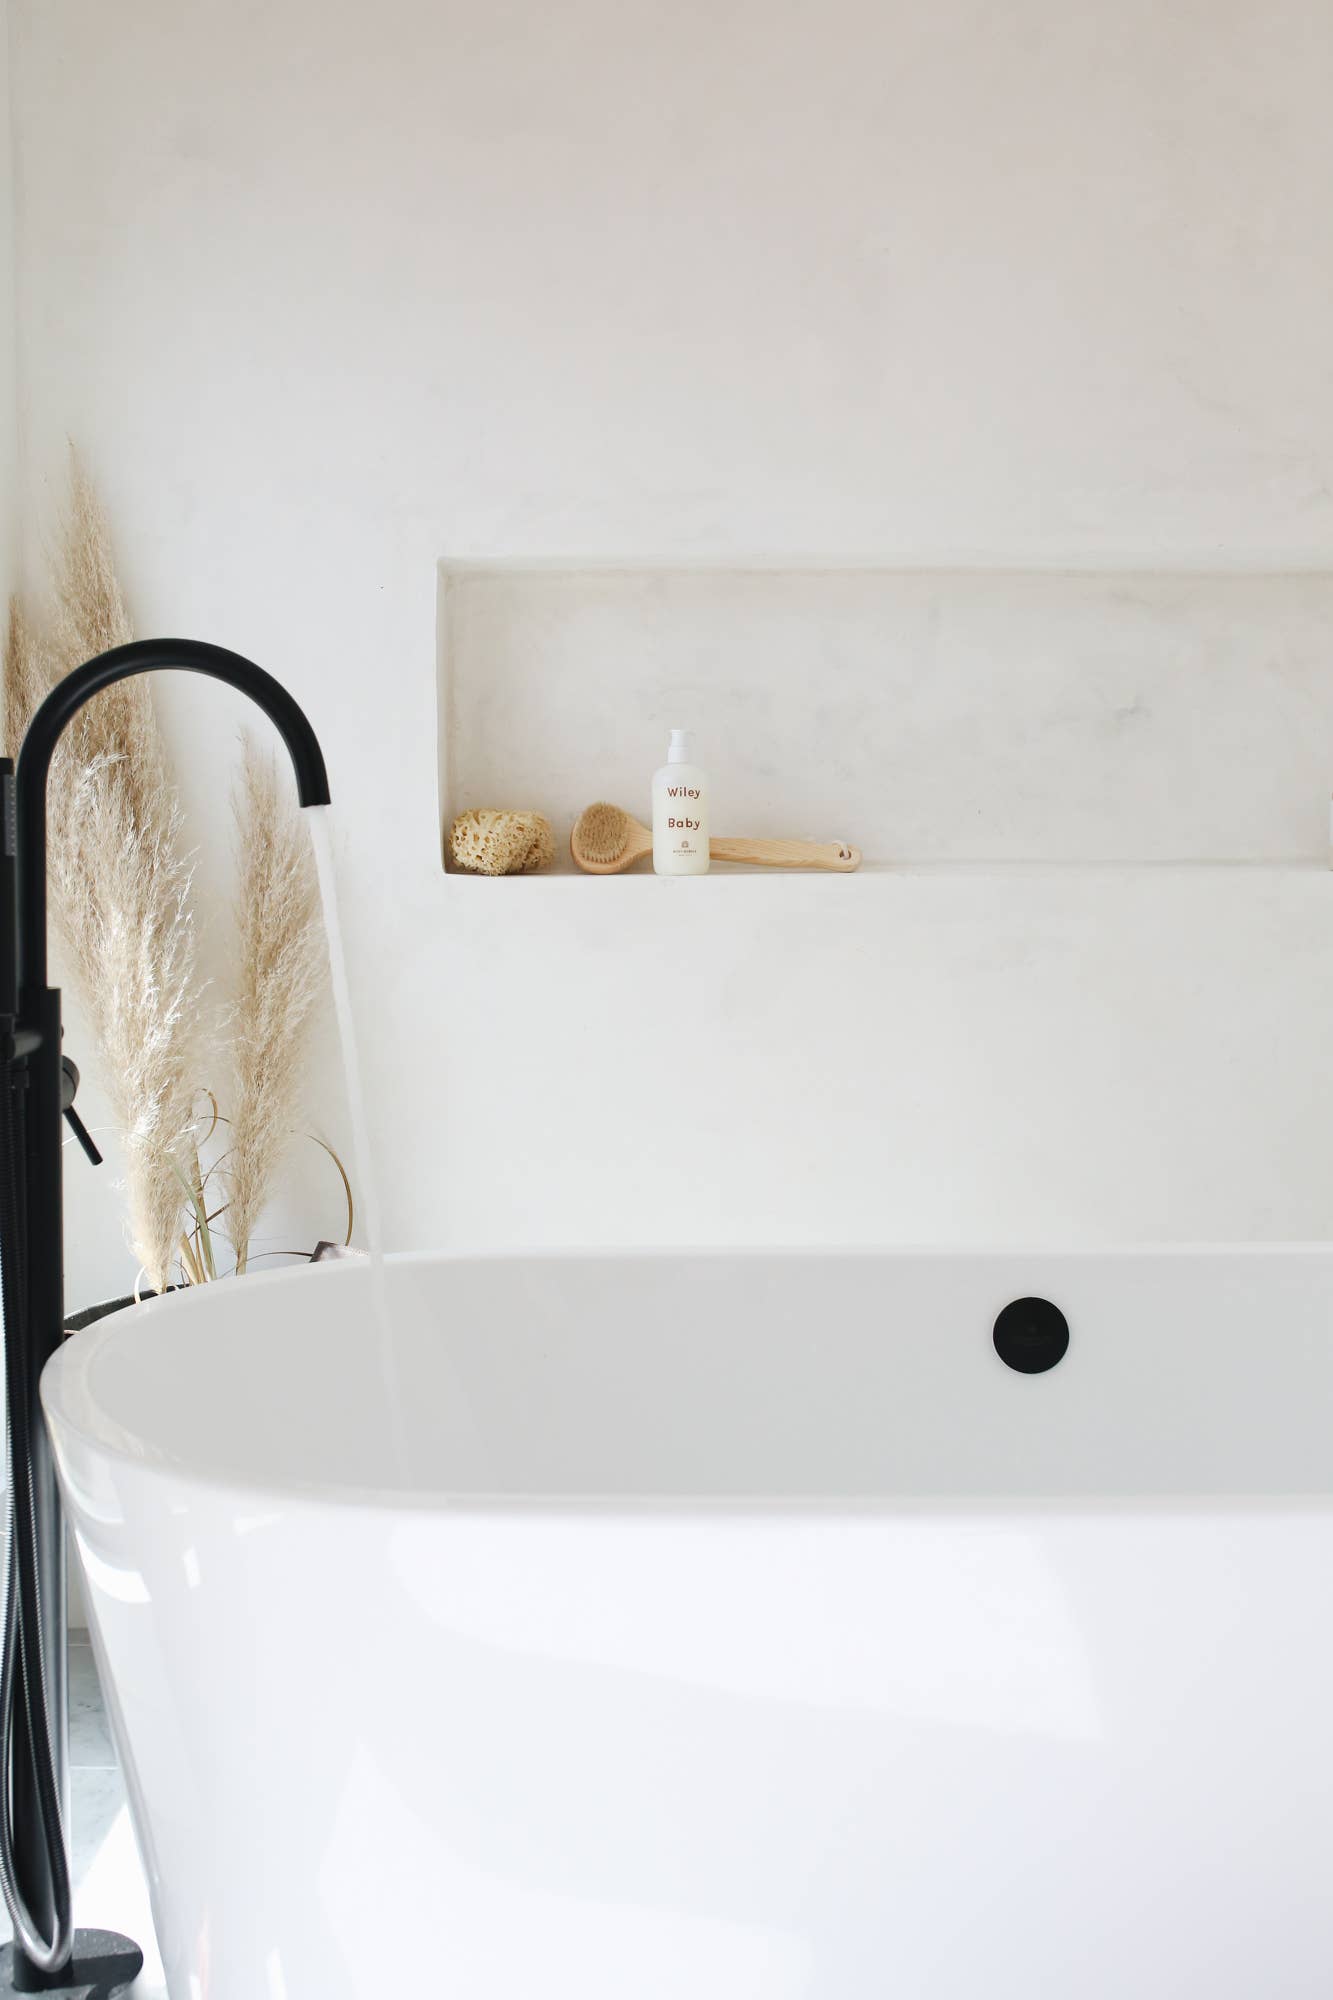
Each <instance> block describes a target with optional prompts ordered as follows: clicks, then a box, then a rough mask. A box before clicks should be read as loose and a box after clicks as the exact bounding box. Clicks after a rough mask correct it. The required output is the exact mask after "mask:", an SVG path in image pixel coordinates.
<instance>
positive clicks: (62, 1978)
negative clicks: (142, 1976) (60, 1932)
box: [0, 1931, 143, 2000]
mask: <svg viewBox="0 0 1333 2000" xmlns="http://www.w3.org/2000/svg"><path fill="white" fill-rule="evenodd" d="M142 1969H143V1953H142V1952H141V1951H140V1949H139V1947H138V1945H137V1944H132V1943H131V1942H130V1940H129V1939H128V1938H126V1937H120V1936H119V1935H118V1934H117V1933H116V1932H115V1931H75V1933H74V1956H73V1958H71V1960H70V1962H69V1964H68V1965H67V1966H66V1967H65V1968H64V1970H63V1971H62V1972H56V1973H52V1974H51V1975H50V1977H51V1978H52V1979H53V1980H54V1981H55V1984H53V1985H50V1986H46V1985H43V1984H42V1983H41V1981H40V1975H38V1974H35V1973H34V1972H33V1970H32V1967H31V1966H30V1965H29V1964H28V1963H27V1961H26V1960H24V1961H23V1962H22V1963H21V1964H20V1965H17V1966H16V1965H15V1963H14V1947H13V1945H12V1944H7V1945H5V1946H3V1947H2V1948H0V1995H7V1994H10V1993H45V1994H47V1995H48V1996H49V2000H120V1995H121V1994H124V1993H128V1991H129V1989H130V1987H131V1986H132V1985H133V1984H134V1982H135V1980H136V1979H137V1978H138V1976H139V1973H140V1972H141V1971H142ZM16 1980H22V1981H23V1982H24V1983H23V1984H22V1985H18V1984H16V1983H15V1982H16Z"/></svg>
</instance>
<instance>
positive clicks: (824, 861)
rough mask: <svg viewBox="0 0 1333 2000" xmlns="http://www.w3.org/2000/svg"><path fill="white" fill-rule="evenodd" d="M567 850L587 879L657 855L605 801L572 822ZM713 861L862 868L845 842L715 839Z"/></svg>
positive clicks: (643, 832) (628, 816)
mask: <svg viewBox="0 0 1333 2000" xmlns="http://www.w3.org/2000/svg"><path fill="white" fill-rule="evenodd" d="M569 851H570V854H571V855H572V856H573V859H574V862H575V865H576V866H577V867H579V868H581V869H582V870H583V872H584V874H585V875H619V874H621V873H622V872H623V871H624V870H625V869H626V868H632V867H633V866H634V864H635V862H636V861H642V859H643V857H644V855H645V854H651V853H652V851H653V836H652V832H651V830H650V829H649V828H648V827H646V826H643V825H642V824H641V823H640V822H639V821H638V820H637V819H635V818H634V816H633V814H632V813H627V812H626V811H625V810H624V808H623V807H622V806H612V805H607V804H606V803H605V802H604V801H603V802H600V803H599V804H597V805H595V806H588V807H586V808H585V810H584V811H583V812H581V813H580V814H579V816H578V818H577V819H576V820H575V822H574V831H573V832H572V833H571V834H570V836H569ZM708 853H709V858H710V860H713V861H744V862H747V863H748V864H749V865H750V866H751V867H754V868H822V869H827V870H830V871H831V872H833V873H834V874H838V875H850V874H851V873H852V871H853V870H854V869H857V868H859V867H860V866H861V850H860V848H859V847H849V846H848V844H847V842H846V841H845V840H822V841H821V840H746V839H743V838H740V837H736V838H732V839H713V840H710V841H709V843H708Z"/></svg>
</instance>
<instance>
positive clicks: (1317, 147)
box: [13, 0, 1333, 1292]
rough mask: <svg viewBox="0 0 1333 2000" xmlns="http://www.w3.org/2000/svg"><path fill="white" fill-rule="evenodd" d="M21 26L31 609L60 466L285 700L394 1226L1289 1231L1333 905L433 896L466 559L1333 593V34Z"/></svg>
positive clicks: (1097, 892)
mask: <svg viewBox="0 0 1333 2000" xmlns="http://www.w3.org/2000/svg"><path fill="white" fill-rule="evenodd" d="M13 15H14V28H15V55H16V108H17V130H18V142H19V151H20V158H21V162H22V180H21V209H20V216H19V222H20V249H19V259H18V270H19V297H20V331H21V349H20V361H21V409H22V416H23V422H24V425H25V436H26V438H27V441H28V452H27V463H28V467H29V471H30V479H29V484H28V487H27V491H26V494H25V508H24V526H25V531H26V553H27V562H28V567H29V572H30V574H34V575H35V574H36V572H37V570H38V569H39V567H40V554H41V549H42V541H43V536H44V534H45V532H46V523H47V520H48V516H49V507H50V503H51V498H52V495H53V494H54V493H55V492H56V491H57V490H58V486H59V480H60V475H61V471H62V460H63V450H64V440H65V438H66V437H67V436H69V435H73V436H74V437H76V438H77V439H79V441H80V442H81V444H82V446H83V448H84V451H85V453H86V456H87V458H88V460H89V463H90V465H91V467H92V469H93V471H94V472H95V474H96V476H97V478H98V480H99V482H100V484H101V487H102V489H103V491H104V493H105V495H106V497H107V500H108V502H109V505H110V508H111V511H112V514H113V517H114V520H115V523H116V527H117V531H118V538H119V543H120V547H121V553H122V566H123V569H124V571H125V574H126V579H127V582H128V584H129V587H130V590H131V593H132V597H133V601H134V605H135V608H136V611H137V614H138V618H139V622H140V625H141V628H142V629H144V630H155V631H170V630H178V631H184V632H188V633H195V634H200V635H205V636H211V637H214V638H216V639H219V640H221V641H223V642H226V643H230V644H233V645H235V646H238V647H239V648H241V649H242V650H245V651H248V652H250V653H252V654H253V655H255V656H256V657H258V658H259V659H261V660H262V661H264V662H265V663H267V664H268V665H270V666H271V667H272V668H274V670H275V671H277V672H278V673H279V674H280V675H282V676H283V677H284V678H285V679H287V680H288V681H289V682H290V684H291V685H292V686H293V688H294V689H295V690H296V692H297V693H298V694H299V696H300V697H301V698H302V699H303V700H304V701H305V702H306V703H307V704H308V706H309V708H310V710H311V713H312V714H313V715H314V717H315V718H316V720H317V723H318V725H319V727H320V730H321V733H322V734H323V736H324V738H325V740H326V743H327V747H328V751H329V757H330V765H331V770H332V775H333V782H334V787H335V791H336V793H337V796H338V805H339V817H340V820H341V824H342V828H343V834H344V840H345V848H346V860H347V870H346V874H347V888H348V901H349V913H348V914H349V932H350V936H351V940H352V944H353V949H354V958H355V963H354V966H353V983H354V986H355V989H356V992H357V996H358V999H359V1001H360V1003H361V1011H362V1016H363V1020H364V1022H365V1025H366V1030H367V1035H368V1038H369V1041H370V1048H369V1052H368V1054H369V1060H368V1069H369V1072H370V1076H371V1081H372V1094H373V1097H374V1104H375V1123H376V1132H377V1138H378V1143H379V1151H380V1156H381V1168H382V1174H383V1178H384V1181H385V1185H386V1207H387V1211H388V1216H389V1222H390V1230H391V1234H392V1236H393V1237H394V1238H395V1239H396V1240H397V1241H399V1242H411V1241H421V1240H441V1239H444V1238H446V1237H454V1238H459V1237H461V1238H470V1237H474V1236H484V1237H487V1238H488V1239H490V1240H503V1239H505V1238H506V1237H510V1236H536V1237H542V1238H547V1239H551V1238H559V1237H568V1236H578V1237H582V1238H585V1239H597V1238H619V1239H622V1240H623V1239H633V1238H635V1237H652V1238H655V1239H657V1240H665V1239H669V1238H671V1237H672V1236H680V1235H690V1236H709V1237H714V1238H716V1237H726V1236H728V1235H744V1236H749V1237H755V1236H766V1237H774V1236H776V1237H780V1238H785V1237H788V1236H793V1235H799V1236H806V1237H808V1236H824V1237H832V1238H837V1237H843V1236H855V1235H876V1236H887V1237H898V1236H913V1237H918V1238H920V1237H932V1238H937V1239H939V1238H950V1239H957V1238H960V1237H975V1236H978V1235H986V1236H995V1235H998V1234H1006V1233H1016V1232H1020V1231H1021V1232H1024V1233H1030V1234H1050V1233H1052V1232H1054V1233H1058V1234H1061V1235H1068V1234H1082V1235H1115V1234H1153V1235H1174V1234H1205V1235H1208V1234H1217V1235H1238V1234H1239V1235H1244V1234H1274V1235H1282V1234H1295V1233H1322V1231H1323V1230H1324V1228H1325V1227H1326V1223H1327V1218H1328V1215H1329V1213H1330V1210H1333V1166H1330V1163H1329V1161H1328V1159H1327V1157H1326V1156H1327V1151H1328V1149H1327V1147H1326V1144H1325V1134H1326V1132H1327V1129H1328V1126H1329V1117H1328V1114H1329V1110H1330V1108H1331V1107H1330V1103H1329V1091H1328V1087H1327V1085H1326V1083H1325V1081H1324V1077H1325V1072H1326V1070H1327V1063H1326V1060H1325V1052H1324V1047H1323V1041H1324V1035H1323V1024H1324V1022H1325V1021H1326V1019H1327V1017H1328V1000H1329V998H1330V991H1329V987H1330V979H1331V978H1333V936H1330V912H1329V907H1328V898H1327V897H1326V896H1325V895H1324V893H1323V892H1324V891H1325V890H1326V889H1327V888H1328V884H1327V883H1326V882H1325V881H1324V880H1323V879H1322V878H1318V877H1313V878H1312V877H1297V876H1290V877H1288V876H1282V877H1271V876H1265V877H1262V878H1256V879H1255V880H1254V881H1251V880H1250V879H1249V878H1248V877H1244V878H1233V877H1230V876H1223V877H1218V878H1216V879H1215V880H1214V879H1212V878H1210V885H1209V886H1208V887H1207V888H1205V889H1204V890H1202V891H1200V890H1199V887H1198V882H1197V879H1196V878H1192V877H1188V876H1187V877H1177V876H1174V875H1173V876H1172V877H1171V878H1170V879H1169V880H1166V879H1165V878H1160V879H1159V878H1158V877H1156V876H1153V877H1145V878H1138V877H1129V878H1124V879H1120V878H1117V879H1116V880H1115V881H1114V882H1110V883H1108V881H1107V880H1106V879H1105V878H1102V877H1097V876H1092V877H1089V878H1087V879H1086V880H1079V881H1073V880H1069V879H1065V878H1064V877H1063V876H1061V877H1060V878H1058V879H1053V880H1044V879H1029V878H1023V880H1022V883H1021V885H1013V884H1011V885H1009V886H1002V887H998V888H997V886H996V885H995V882H994V881H993V880H992V879H991V878H990V877H987V876H977V877H974V878H962V879H958V880H954V879H951V880H950V881H948V882H947V883H941V882H939V881H936V880H934V879H933V878H913V880H912V881H911V883H910V884H909V885H906V886H905V885H902V884H899V883H897V882H896V881H894V880H893V879H892V878H878V879H872V878H866V879H865V880H864V881H860V882H856V883H850V884H843V883H836V884H829V883H815V884H792V883H786V882H764V883H753V882H751V883H741V882H727V883H722V882H720V881H719V882H717V883H709V884H705V885H702V888H703V893H702V894H701V895H699V896H698V897H697V898H694V899H691V900H689V901H680V900H678V899H676V898H674V897H673V898H672V899H671V902H670V905H669V906H668V905H667V904H665V903H663V902H662V900H661V899H660V898H656V897H655V896H654V894H653V891H652V888H651V886H650V885H644V884H624V885H620V886H619V887H618V888H612V889H611V890H610V891H609V893H607V894H605V895H603V894H601V893H599V892H597V891H595V889H594V887H593V885H586V884H577V883H562V884H555V885H545V886H544V887H543V888H542V889H541V890H540V891H539V892H538V895H537V897H536V898H535V899H533V898H531V897H529V899H528V900H527V901H523V900H520V899H518V898H517V897H510V896H506V897H496V896H492V895H489V894H478V895H475V896H464V895H462V894H461V893H459V892H457V891H456V890H455V889H454V888H453V886H452V885H449V884H446V883H444V882H442V880H441V878H440V876H439V873H438V827H437V701H436V686H435V653H436V638H435V616H436V564H437V561H438V560H439V559H440V558H441V557H442V556H443V557H449V558H452V559H460V560H468V559H477V560H501V561H503V560H510V561H514V560H518V561H522V560H540V561H548V560H557V561H562V562H565V563H567V564H572V563H577V562H579V561H582V560H602V559H606V558H613V559H619V560H623V561H627V562H630V563H634V562H648V563H652V562H657V561H675V562H682V561H683V562H722V563H725V562H726V561H728V560H729V559H733V560H734V559H735V558H737V557H738V556H744V557H749V556H754V555H762V556H763V557H764V558H765V559H766V560H768V561H770V562H773V563H777V564H779V565H780V564H782V563H783V562H784V561H787V560H790V561H793V562H794V561H802V562H805V561H812V560H813V561H825V562H846V561H862V562H872V563H879V564H883V565H893V564H915V565H920V564H927V565H930V564H942V565H948V564H953V565H958V564H963V565H968V564H974V563H975V564H985V565H1000V566H1004V565H1035V566H1037V567H1039V568H1055V569H1059V568H1061V567H1066V568H1067V567H1071V566H1072V567H1075V568H1096V569H1101V570H1107V571H1115V570H1120V569H1123V570H1135V569H1145V568H1146V569H1158V570H1172V569H1179V568H1187V569H1205V570H1222V571H1230V570H1244V569H1246V568H1248V567H1254V566H1258V567H1261V568H1264V569H1267V570H1269V571H1272V572H1274V573H1286V572H1299V571H1303V570H1319V569H1321V568H1324V567H1326V566H1333V539H1331V538H1333V284H1331V283H1330V277H1331V276H1333V268H1331V267H1333V245H1331V244H1330V241H1329V237H1328V232H1327V228H1326V225H1325V223H1324V222H1323V221H1322V219H1321V211H1320V207H1319V200H1318V191H1319V190H1320V189H1321V188H1323V187H1326V186H1327V185H1328V182H1329V177H1330V170H1333V130H1331V128H1330V124H1329V121H1328V119H1327V116H1326V106H1325V102H1324V98H1325V89H1324V84H1325V79H1326V77H1327V75H1328V73H1329V65H1330V61H1333V15H1330V13H1329V11H1328V9H1327V8H1326V7H1325V6H1324V5H1323V4H1322V0H1276V4H1265V5H1260V4H1258V0H1218V3H1217V4H1213V5H1211V6H1209V7H1206V8H1205V7H1193V6H1191V7H1178V8H1162V7H1160V6H1159V5H1157V4H1155V0H1125V4H1122V5H1118V6H1116V7H1115V8H1108V7H1106V6H1104V5H1102V4H1100V0H1076V4H1073V5H1070V4H1067V0H1061V4H1056V0H1017V4H1015V5H1013V6H1010V7H1006V8H1003V9H997V8H994V7H991V6H986V5H982V4H980V0H938V4H935V5H932V6H929V7H926V6H910V7H909V6H907V5H900V4H892V5H883V4H880V0H833V4H831V5H827V6H822V7H813V6H774V5H773V4H772V0H724V4H722V5H720V6H719V5H717V4H716V0H710V4H709V5H707V6H704V5H702V4H695V0H678V4H674V5H672V6H658V5H649V4H643V0H630V4H625V0H614V4H613V0H569V4H567V5H563V6H560V7H555V8H553V7H544V6H540V5H538V4H536V0H500V4H494V5H488V6H486V7H477V6H474V5H471V4H469V5H467V6H463V5H460V4H458V3H457V0H385V4H382V5H380V6H378V7H376V8H374V9H364V8H330V7H328V6H327V5H326V4H322V0H321V4H316V0H269V4H267V5H265V6H262V7H260V6H251V5H245V6H238V5H236V4H235V0H199V4H196V5H193V6H190V7H188V8H182V7H180V6H179V5H173V4H168V0H136V4H135V5H134V6H132V7H129V8H124V7H122V8H108V7H105V6H103V5H100V4H98V0H13ZM1301 587H1302V586H1301V585H1300V583H1299V582H1298V580H1296V579H1295V578H1294V577H1293V580H1292V591H1293V593H1294V594H1293V598H1292V604H1293V606H1294V607H1295V609H1294V610H1293V614H1292V615H1293V616H1298V617H1300V618H1304V619H1307V620H1308V619H1309V618H1310V617H1312V616H1313V615H1314V614H1313V613H1312V612H1311V611H1310V609H1309V605H1308V604H1307V603H1306V601H1305V600H1303V599H1301V598H1300V597H1299V595H1298V593H1299V591H1300V589H1301ZM1314 588H1316V589H1317V590H1318V591H1319V592H1320V593H1322V591H1323V590H1324V588H1325V586H1324V585H1323V584H1322V583H1320V584H1318V585H1316V586H1314ZM1219 615H1222V614H1220V613H1219V611H1218V607H1217V605H1216V604H1215V603H1211V602H1210V603H1209V604H1208V605H1207V606H1206V607H1205V611H1204V613H1203V618H1204V622H1203V624H1202V626H1196V625H1194V624H1191V623H1190V614H1189V613H1188V611H1182V613H1181V623H1180V625H1179V628H1178V630H1179V639H1180V652H1181V655H1182V656H1190V657H1193V658H1194V659H1195V660H1196V669H1195V671H1196V678H1197V701H1198V706H1199V712H1200V715H1201V716H1206V715H1207V713H1208V709H1209V702H1210V685H1209V662H1208V653H1207V646H1206V644H1201V643H1200V632H1201V631H1202V632H1205V633H1206V631H1207V630H1208V629H1209V621H1210V620H1215V619H1216V618H1217V617H1218V616H1219ZM977 645H978V647H979V648H980V649H981V652H982V653H983V654H984V651H985V646H986V639H985V635H984V634H981V635H979V636H978V639H977ZM994 657H995V673H996V676H997V689H998V693H997V695H996V699H997V700H999V701H1000V702H1001V703H1002V701H1003V689H1004V676H1005V674H1006V673H1007V672H1008V671H1010V670H1011V669H1012V668H1013V666H1014V661H1013V659H1012V657H1006V654H1005V649H1004V641H1003V635H1002V634H1000V633H999V632H997V634H996V636H995V641H994ZM718 672H719V674H721V675H725V662H722V663H720V664H719V667H718ZM614 692H615V690H614V688H613V687H612V688H609V689H608V690H607V698H608V699H612V698H614ZM1256 699H1257V700H1259V702H1260V703H1261V704H1262V691H1261V692H1260V694H1259V696H1257V697H1256ZM164 708H165V713H166V715H167V719H168V723H169V727H170V731H171V735H172V739H173V743H174V746H175V748H176V751H177V754H178V757H179V760H180V764H181V768H182V771H183V773H184V775H185V778H186V781H187V783H188V785H189V788H190V793H191V797H192V799H193V800H194V801H195V807H196V812H197V815H198V825H199V828H200V830H201V833H202V835H203V836H204V837H205V839H206V840H207V842H208V848H209V851H208V855H207V857H206V863H205V883H206V885H211V886H213V887H215V888H216V887H217V886H218V885H220V883H221V882H222V881H223V880H224V872H223V871H222V870H221V869H220V868H219V867H218V866H217V864H216V863H215V859H214V856H215V853H216V850H217V844H218V843H217V839H216V834H217V829H218V828H219V827H220V826H221V824H222V822H223V818H224V808H223V803H222V799H221V796H220V790H219V784H218V779H217V771H218V759H219V739H220V738H223V737H225V735H226V734H227V732H228V731H229V730H230V728H231V726H232V722H233V719H234V713H235V711H234V709H233V707H232V706H231V705H230V704H229V703H228V702H227V701H225V700H224V699H223V698H221V697H219V696H217V695H215V694H213V693H211V692H208V691H200V690H199V689H197V688H195V687H191V688H189V689H186V690H184V691H182V690H181V689H179V688H177V687H173V688H172V689H171V690H170V691H169V693H168V696H167V699H166V701H165V703H164ZM570 720H571V725H573V726H577V717H571V718H570ZM696 720H697V721H698V723H699V726H700V727H701V728H703V729H705V730H706V728H707V716H706V715H701V716H697V717H696ZM1254 720H1255V740H1256V744H1258V743H1259V742H1261V741H1262V739H1263V734H1264V711H1263V710H1262V706H1260V708H1257V709H1256V712H1255V718H1254ZM964 726H965V718H960V727H964ZM1301 810H1302V811H1305V810H1308V808H1305V807H1302V808H1301ZM1126 811H1127V813H1129V812H1130V811H1132V805H1131V804H1129V803H1127V805H1126ZM839 830H841V829H839ZM848 831H853V832H854V831H855V829H848ZM687 886H688V885H687ZM828 891H831V892H832V893H831V894H828V893H825V892H828ZM816 892H818V893H816ZM679 1018H684V1019H685V1021H686V1022H687V1024H688V1029H689V1032H688V1035H682V1036H681V1037H680V1038H679V1039H673V1038H671V1037H670V1036H664V1032H663V1022H664V1020H670V1021H674V1020H676V1019H679ZM333 1123H334V1127H335V1131H336V1129H337V1120H336V1119H335V1120H334V1121H333ZM682 1132H688V1133H689V1134H690V1136H691V1147H690V1152H689V1158H691V1159H694V1158H699V1159H701V1160H702V1165H696V1166H691V1165H689V1164H688V1161H687V1158H686V1156H685V1154H684V1152H683V1151H682V1148H681V1145H680V1135H681V1133H682ZM700 1135H703V1139H704V1144H703V1146H702V1150H701V1152H700V1151H699V1137H700ZM1145 1161H1146V1162H1149V1163H1150V1165H1148V1166H1145ZM71 1180H72V1182H73V1183H74V1186H73V1189H72V1204H71V1209H72V1214H73V1217H74V1221H75V1224H76V1238H77V1243H78V1245H79V1247H78V1248H77V1249H76V1253H75V1254H76V1260H81V1261H78V1262H77V1278H76V1283H77V1285H78V1287H79V1288H80V1289H82V1290H84V1291H87V1292H91V1291H93V1290H96V1289H98V1288H99V1287H101V1288H105V1285H106V1284H107V1283H111V1282H115V1279H114V1278H113V1277H112V1275H111V1274H112V1271H113V1268H116V1267H117V1262H118V1260H117V1252H116V1247H115V1230H116V1224H115V1211H114V1205H113V1203H112V1202H111V1200H110V1197H109V1195H108V1193H107V1191H106V1189H105V1186H102V1187H100V1188H99V1187H98V1186H97V1185H96V1184H95V1183H93V1182H91V1181H90V1180H89V1179H88V1177H87V1176H82V1175H80V1174H78V1172H77V1170H76V1169H72V1172H71ZM120 1268H122V1269H123V1267H120Z"/></svg>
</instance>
